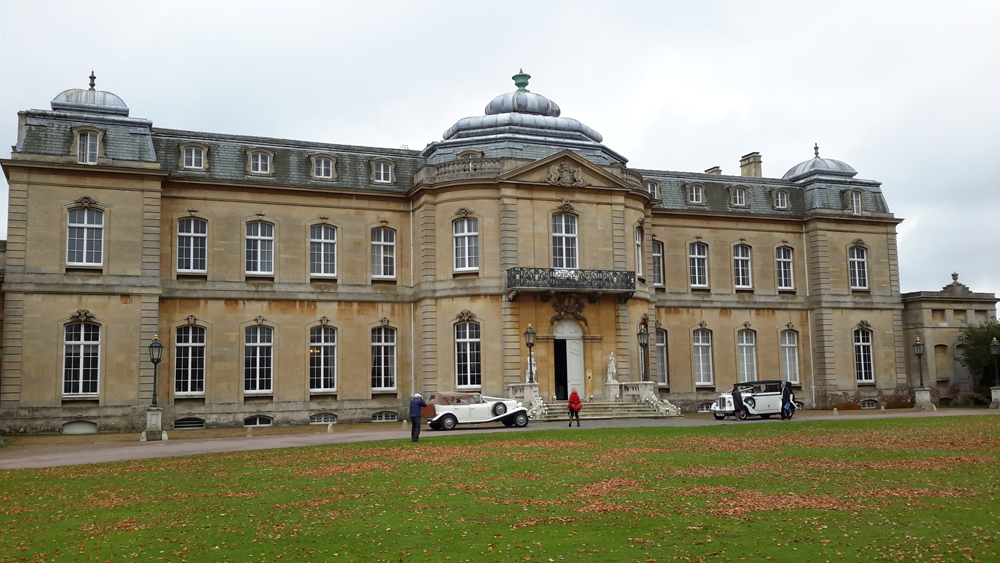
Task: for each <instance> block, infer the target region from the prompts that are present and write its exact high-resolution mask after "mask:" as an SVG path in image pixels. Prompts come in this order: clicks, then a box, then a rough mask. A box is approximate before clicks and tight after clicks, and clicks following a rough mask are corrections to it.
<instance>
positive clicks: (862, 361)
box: [854, 329, 875, 383]
mask: <svg viewBox="0 0 1000 563" xmlns="http://www.w3.org/2000/svg"><path fill="white" fill-rule="evenodd" d="M854 373H855V375H856V376H857V381H858V383H874V382H875V368H874V366H873V364H872V332H871V331H870V330H864V329H858V330H855V331H854Z"/></svg>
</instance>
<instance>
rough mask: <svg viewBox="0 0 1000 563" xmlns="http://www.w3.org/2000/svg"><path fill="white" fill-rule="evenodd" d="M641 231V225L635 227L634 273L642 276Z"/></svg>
mask: <svg viewBox="0 0 1000 563" xmlns="http://www.w3.org/2000/svg"><path fill="white" fill-rule="evenodd" d="M643 234H644V233H643V232H642V227H636V228H635V275H636V276H639V277H642V243H643V238H644V236H643Z"/></svg>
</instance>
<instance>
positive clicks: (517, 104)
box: [486, 70, 561, 117]
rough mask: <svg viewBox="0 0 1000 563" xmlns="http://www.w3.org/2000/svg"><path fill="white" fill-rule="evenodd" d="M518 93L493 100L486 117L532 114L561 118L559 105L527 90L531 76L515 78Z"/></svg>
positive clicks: (488, 106)
mask: <svg viewBox="0 0 1000 563" xmlns="http://www.w3.org/2000/svg"><path fill="white" fill-rule="evenodd" d="M512 78H513V79H514V85H515V86H517V91H516V92H508V93H506V94H500V95H499V96H497V97H495V98H493V101H491V102H490V103H489V104H488V105H487V106H486V115H496V114H498V113H530V114H534V115H546V116H548V117H559V114H560V113H561V111H560V110H559V105H558V104H556V103H555V102H553V101H552V100H550V99H548V98H546V97H545V96H543V95H541V94H535V93H532V92H531V91H529V90H528V89H527V88H525V87H526V86H527V85H528V79H529V78H531V75H528V74H525V73H524V71H523V70H522V71H521V72H519V73H517V74H515V75H514V76H513V77H512Z"/></svg>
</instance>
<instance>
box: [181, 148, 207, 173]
mask: <svg viewBox="0 0 1000 563" xmlns="http://www.w3.org/2000/svg"><path fill="white" fill-rule="evenodd" d="M180 148H181V162H180V165H181V168H184V169H187V170H207V169H208V162H207V160H208V159H207V158H206V155H207V154H208V147H205V146H203V145H194V144H191V145H181V147H180Z"/></svg>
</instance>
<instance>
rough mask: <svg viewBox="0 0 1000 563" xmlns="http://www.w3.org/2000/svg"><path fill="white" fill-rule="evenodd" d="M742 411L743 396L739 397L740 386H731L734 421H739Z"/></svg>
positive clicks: (735, 384)
mask: <svg viewBox="0 0 1000 563" xmlns="http://www.w3.org/2000/svg"><path fill="white" fill-rule="evenodd" d="M741 410H743V396H742V395H740V384H739V383H734V384H733V415H735V416H736V420H740V411H741Z"/></svg>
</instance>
